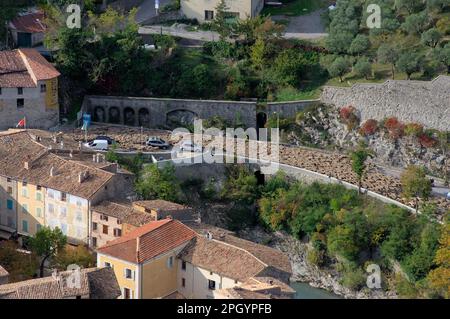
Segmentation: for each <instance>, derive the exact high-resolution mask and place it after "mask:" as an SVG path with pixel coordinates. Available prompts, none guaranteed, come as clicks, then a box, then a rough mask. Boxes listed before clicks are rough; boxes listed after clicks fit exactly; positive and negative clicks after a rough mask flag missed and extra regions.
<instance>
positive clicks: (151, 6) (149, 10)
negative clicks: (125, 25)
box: [135, 0, 171, 23]
mask: <svg viewBox="0 0 450 319" xmlns="http://www.w3.org/2000/svg"><path fill="white" fill-rule="evenodd" d="M170 2H171V0H159V8H160V9H161V8H162V7H164V6H165V5H167V4H169V3H170ZM154 16H156V10H155V0H144V1H143V2H142V4H141V5H140V6H139V8H138V11H137V13H136V18H135V20H136V22H137V23H142V22H144V21H147V20H148V19H150V18H153V17H154Z"/></svg>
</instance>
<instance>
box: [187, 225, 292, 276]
mask: <svg viewBox="0 0 450 319" xmlns="http://www.w3.org/2000/svg"><path fill="white" fill-rule="evenodd" d="M189 227H191V228H192V229H194V230H195V231H196V232H197V233H198V234H200V235H202V236H203V237H204V236H205V235H206V234H207V233H210V234H212V237H213V239H216V240H218V241H222V242H224V243H227V244H229V245H232V246H235V247H238V248H241V249H243V250H246V251H248V252H249V253H250V254H252V255H253V256H255V257H256V258H258V259H259V260H260V261H262V262H263V263H264V264H266V265H267V266H270V267H273V268H276V269H278V270H280V271H282V272H285V273H288V274H291V273H292V267H291V262H290V261H289V257H288V256H287V255H286V254H284V253H283V252H281V251H279V250H277V249H274V248H271V247H268V246H265V245H261V244H257V243H255V242H252V241H249V240H245V239H242V238H239V237H236V236H234V233H233V232H231V231H229V230H226V229H223V228H219V227H215V226H211V225H208V224H204V223H197V224H195V223H192V224H189Z"/></svg>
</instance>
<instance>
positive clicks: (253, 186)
mask: <svg viewBox="0 0 450 319" xmlns="http://www.w3.org/2000/svg"><path fill="white" fill-rule="evenodd" d="M221 195H222V197H223V198H225V199H229V200H233V201H239V202H244V203H246V204H249V205H250V204H253V203H255V201H256V199H257V198H258V196H259V186H258V181H257V179H256V177H255V175H254V174H252V173H251V172H250V170H249V169H248V168H246V167H245V166H241V165H233V166H231V167H229V168H228V169H227V172H226V180H225V184H224V186H223V190H222V194H221Z"/></svg>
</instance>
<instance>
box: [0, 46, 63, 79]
mask: <svg viewBox="0 0 450 319" xmlns="http://www.w3.org/2000/svg"><path fill="white" fill-rule="evenodd" d="M59 75H60V73H59V72H58V71H57V70H56V69H55V67H54V66H53V65H52V64H51V63H50V62H48V61H47V60H46V59H45V58H44V57H43V56H42V55H41V54H40V53H39V52H38V51H37V50H36V49H18V50H13V51H0V87H4V88H15V87H24V88H31V87H36V86H37V81H41V80H49V79H53V78H56V77H58V76H59Z"/></svg>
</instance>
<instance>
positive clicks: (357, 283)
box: [341, 267, 367, 290]
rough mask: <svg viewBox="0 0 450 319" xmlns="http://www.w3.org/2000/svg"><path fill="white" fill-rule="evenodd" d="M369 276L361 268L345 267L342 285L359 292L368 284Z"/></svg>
mask: <svg viewBox="0 0 450 319" xmlns="http://www.w3.org/2000/svg"><path fill="white" fill-rule="evenodd" d="M366 279H367V275H366V274H365V273H364V271H363V270H362V269H361V268H355V267H345V270H344V273H343V276H342V281H341V282H342V284H343V285H344V286H345V287H347V288H349V289H353V290H359V289H361V288H362V287H364V285H365V284H366Z"/></svg>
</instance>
